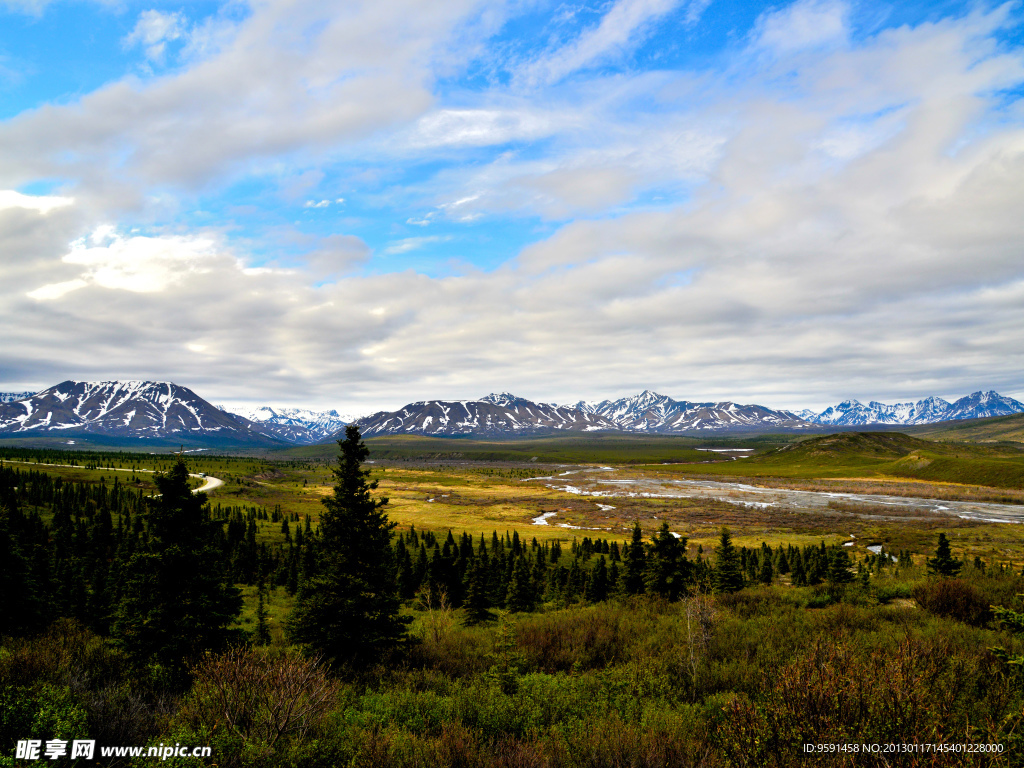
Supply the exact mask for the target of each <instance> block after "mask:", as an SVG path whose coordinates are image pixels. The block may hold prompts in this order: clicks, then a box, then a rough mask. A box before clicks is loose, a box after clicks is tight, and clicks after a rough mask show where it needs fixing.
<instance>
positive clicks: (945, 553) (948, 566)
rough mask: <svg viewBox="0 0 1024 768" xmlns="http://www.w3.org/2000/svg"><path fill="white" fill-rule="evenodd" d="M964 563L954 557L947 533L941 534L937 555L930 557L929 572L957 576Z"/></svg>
mask: <svg viewBox="0 0 1024 768" xmlns="http://www.w3.org/2000/svg"><path fill="white" fill-rule="evenodd" d="M963 565H964V564H963V563H962V562H961V561H960V560H956V559H955V558H954V557H953V552H952V550H951V549H950V548H949V539H947V538H946V534H944V533H940V534H939V545H938V546H937V547H936V548H935V557H929V558H928V573H937V574H938V575H939V576H956V575H957V574H958V573H960V569H961V568H963Z"/></svg>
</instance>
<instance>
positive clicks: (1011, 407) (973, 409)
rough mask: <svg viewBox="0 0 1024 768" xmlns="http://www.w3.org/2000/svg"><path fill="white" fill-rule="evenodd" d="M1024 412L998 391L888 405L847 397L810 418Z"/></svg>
mask: <svg viewBox="0 0 1024 768" xmlns="http://www.w3.org/2000/svg"><path fill="white" fill-rule="evenodd" d="M1014 413H1024V403H1020V402H1018V401H1016V400H1014V399H1012V398H1009V397H1003V396H1002V395H1000V394H998V393H997V392H991V391H990V392H975V393H974V394H971V395H967V396H966V397H961V398H960V399H959V400H957V401H956V402H955V403H950V402H948V401H946V400H943V399H942V398H941V397H928V398H925V399H924V400H918V401H917V402H916V403H896V404H895V405H886V404H884V403H879V402H875V401H872V402H870V403H868V404H867V405H864V404H863V403H860V402H858V401H857V400H844V401H843V402H841V403H839V405H836V406H832V407H831V408H826V409H825V410H824V411H822V412H821V413H820V414H818V415H817V416H813V417H810V418H809V419H808V421H813V422H814V423H815V424H827V425H830V426H862V425H867V424H935V423H936V422H940V421H959V420H962V419H984V418H988V417H990V416H1009V415H1011V414H1014Z"/></svg>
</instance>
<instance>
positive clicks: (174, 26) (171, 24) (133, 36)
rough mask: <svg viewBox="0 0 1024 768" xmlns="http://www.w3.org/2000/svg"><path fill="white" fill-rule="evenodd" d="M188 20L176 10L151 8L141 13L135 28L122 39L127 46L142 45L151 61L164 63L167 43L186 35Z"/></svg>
mask: <svg viewBox="0 0 1024 768" xmlns="http://www.w3.org/2000/svg"><path fill="white" fill-rule="evenodd" d="M186 32H187V22H186V19H185V16H184V15H183V14H182V13H180V12H178V11H175V12H173V13H162V12H161V11H156V10H149V11H143V12H142V13H140V14H139V19H138V21H137V22H136V23H135V28H134V29H133V30H132V31H131V32H130V33H128V35H126V36H125V38H124V40H123V41H122V43H123V45H124V46H125V48H134V47H135V46H141V47H142V48H143V49H144V50H145V52H146V58H148V59H149V60H150V61H153V62H157V63H163V60H164V56H165V53H166V50H167V43H169V42H172V41H174V40H178V39H180V38H182V37H183V36H185V34H186Z"/></svg>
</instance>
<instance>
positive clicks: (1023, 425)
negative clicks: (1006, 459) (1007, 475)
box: [913, 413, 1024, 443]
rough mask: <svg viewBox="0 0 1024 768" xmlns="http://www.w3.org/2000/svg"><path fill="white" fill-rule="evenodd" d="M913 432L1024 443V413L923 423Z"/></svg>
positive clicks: (939, 437)
mask: <svg viewBox="0 0 1024 768" xmlns="http://www.w3.org/2000/svg"><path fill="white" fill-rule="evenodd" d="M913 433H914V434H917V435H921V436H923V437H928V438H930V439H932V440H967V441H970V442H977V443H992V442H1003V441H1005V442H1015V443H1024V413H1015V414H1014V415H1012V416H995V417H993V418H991V419H966V420H964V421H946V422H942V423H940V424H927V425H921V426H920V427H916V428H914V429H913Z"/></svg>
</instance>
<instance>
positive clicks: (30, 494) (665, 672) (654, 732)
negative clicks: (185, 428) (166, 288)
mask: <svg viewBox="0 0 1024 768" xmlns="http://www.w3.org/2000/svg"><path fill="white" fill-rule="evenodd" d="M357 442H358V441H357ZM356 453H358V452H356ZM362 458H365V455H364V454H359V456H358V457H357V458H356V460H354V461H352V462H350V466H347V468H346V465H345V463H344V460H343V462H342V464H341V465H340V467H339V472H338V476H339V485H342V484H343V483H344V477H342V476H343V475H345V472H346V471H347V470H351V471H350V472H349V474H348V475H347V476H348V477H349V479H350V480H351V481H352V485H353V493H354V494H355V495H356V496H360V498H361V499H362V501H361V502H360V503H361V504H362V506H361V507H360V506H359V505H355V506H353V505H352V504H350V502H351V501H352V499H353V493H347V492H339V491H338V490H336V492H335V495H334V496H332V497H329V501H328V503H327V505H326V507H325V509H327V512H326V513H325V515H326V520H327V526H328V528H330V530H328V531H324V530H323V524H324V523H323V520H324V518H322V519H321V526H319V528H320V530H318V526H314V525H312V524H311V520H310V519H309V518H305V519H296V515H295V513H294V512H291V511H289V510H287V509H278V508H274V509H272V510H266V509H262V508H239V507H218V506H216V505H215V506H214V507H212V508H211V507H210V506H208V505H207V506H205V507H204V506H202V504H201V503H200V504H199V505H198V506H192V505H190V499H189V498H188V497H185V496H182V495H179V497H177V501H175V499H174V498H171V496H172V493H171V492H172V491H174V490H175V489H174V488H166V487H165V482H169V481H164V480H162V481H161V482H160V484H159V485H160V488H161V489H163V490H164V491H165V492H166V496H167V498H164V496H161V497H159V498H156V499H149V498H148V494H145V493H143V494H140V493H139V492H138V491H137V490H130V491H129V490H127V489H122V488H121V487H120V486H118V487H117V488H116V489H114V488H111V487H109V486H107V487H105V489H104V488H100V487H97V485H96V484H77V483H62V484H59V486H60V487H59V492H58V490H57V486H58V484H57V483H55V482H54V481H53V480H52V478H51V479H44V477H48V476H44V475H41V474H40V473H36V474H35V475H33V474H32V472H36V470H25V469H12V468H10V467H6V466H3V467H0V579H2V583H0V587H2V589H0V595H2V596H3V599H4V601H5V602H4V605H3V610H2V611H0V617H3V618H2V620H3V621H4V622H5V623H4V625H3V627H2V629H0V633H2V634H3V635H4V639H3V643H2V646H0V765H5V764H9V765H14V764H16V763H15V761H14V759H13V758H12V757H11V755H12V753H13V746H14V744H15V742H16V741H17V740H18V739H24V738H35V739H48V738H67V739H73V738H90V739H96V740H97V741H98V742H99V743H100V744H108V745H130V744H138V745H143V744H157V743H161V742H162V743H181V744H189V745H210V746H211V747H212V748H213V755H214V759H213V761H212V762H214V763H216V764H217V765H221V766H264V765H282V766H292V767H293V768H302V767H307V766H308V767H309V768H314V767H317V766H332V768H333V766H339V765H340V766H374V767H376V766H381V765H388V766H399V767H400V768H401V767H404V766H409V767H411V766H442V767H444V766H452V767H454V766H480V767H481V768H484V767H485V766H486V767H488V768H490V767H491V766H495V767H497V766H503V767H505V768H513V767H516V768H519V767H523V766H545V767H546V768H556V767H557V768H561V767H562V766H566V767H569V766H572V767H573V768H583V767H587V768H590V767H593V768H598V767H601V768H605V767H608V768H612V767H618V766H623V767H625V766H630V767H634V766H635V767H639V766H690V765H693V766H709V767H710V766H731V765H750V766H762V765H777V766H790V765H798V764H800V765H802V764H804V763H805V762H806V761H807V758H806V756H805V755H804V753H803V752H802V746H803V744H805V743H808V742H857V743H871V742H874V743H889V742H897V743H903V742H919V743H924V742H928V743H951V742H968V743H1000V744H1002V745H1003V746H1004V751H1003V752H1002V753H999V754H983V755H971V756H969V757H963V756H945V757H942V758H941V764H942V765H956V764H971V765H986V764H992V765H1013V764H1017V763H1019V762H1020V758H1019V755H1020V754H1021V752H1020V750H1021V749H1024V744H1022V743H1021V742H1020V739H1021V736H1020V734H1022V733H1024V722H1021V720H1022V717H1024V716H1022V713H1024V678H1022V677H1021V675H1020V671H1019V670H1020V669H1021V667H1022V666H1024V664H1022V662H1021V659H1024V639H1022V637H1021V633H1022V630H1024V619H1022V618H1021V616H1022V615H1024V614H1021V613H1018V612H1017V611H1019V610H1020V608H1021V606H1020V602H1019V598H1018V597H1017V595H1018V594H1020V593H1022V592H1024V578H1022V577H1021V576H1020V575H1019V574H1018V573H1017V568H1019V565H1018V566H1015V567H1009V566H1007V565H1005V564H995V563H985V562H982V561H981V560H980V559H976V560H975V561H974V562H971V561H970V560H969V559H967V558H964V557H963V553H962V552H961V551H959V550H958V551H957V552H954V551H952V547H951V545H950V542H949V541H948V540H946V538H945V536H943V537H942V538H941V539H939V540H938V541H937V542H936V545H935V550H934V551H932V552H928V553H912V552H908V551H900V552H893V553H891V554H890V553H888V552H885V551H884V550H883V551H882V552H880V553H877V554H874V553H872V554H870V555H867V556H855V557H851V556H850V554H849V550H848V549H847V548H846V547H843V546H842V545H834V546H827V545H826V544H825V543H821V544H817V545H808V544H806V543H800V544H787V543H781V544H777V545H776V546H769V545H768V544H762V545H761V546H755V547H749V546H737V545H736V544H735V543H734V542H733V540H732V533H731V532H730V531H727V530H724V529H723V530H722V531H721V533H720V536H719V540H718V545H717V547H715V548H714V551H710V552H706V553H705V552H703V551H702V550H699V549H698V550H695V549H694V547H693V546H689V545H688V542H687V541H686V539H685V538H681V537H676V536H675V535H673V534H672V533H671V532H670V531H669V528H668V526H667V525H662V527H661V529H660V530H658V531H657V532H656V533H655V534H654V535H653V536H650V537H647V538H645V537H644V535H643V532H642V530H641V528H640V526H639V525H637V526H635V527H634V530H633V533H632V536H631V537H630V539H629V540H628V541H617V540H615V538H614V537H612V536H608V537H604V536H599V537H591V536H582V537H578V538H576V539H574V540H573V542H572V543H571V544H568V543H567V544H566V545H565V546H564V547H563V546H562V544H561V543H560V542H559V541H557V540H544V541H538V540H537V539H531V540H529V541H527V540H526V538H525V537H521V536H520V535H519V533H518V532H515V531H513V532H512V533H511V534H509V533H504V534H499V533H498V532H493V533H491V534H490V535H489V536H479V537H477V536H475V535H471V534H469V533H468V532H463V533H461V534H458V535H457V534H455V533H453V532H451V531H447V532H444V531H441V532H437V531H431V530H416V529H415V528H407V529H405V530H402V531H401V532H396V535H394V536H393V537H392V535H391V526H390V523H389V522H388V520H387V517H386V515H383V513H382V508H383V504H382V500H380V499H374V498H371V497H370V496H369V493H370V491H372V490H373V488H372V481H370V480H369V478H368V477H367V476H366V475H365V473H364V472H363V470H361V469H359V467H358V464H359V462H360V461H361V460H362ZM179 474H180V471H179ZM176 482H177V485H176V488H177V492H179V493H184V491H183V487H182V479H181V477H178V478H177V481H176ZM47 483H49V490H47ZM161 499H162V500H161ZM200 502H201V498H200ZM332 505H334V506H333V507H332ZM182 509H188V510H191V512H190V514H191V519H194V521H195V522H196V526H197V527H196V528H195V529H194V530H193V534H194V536H195V539H194V541H196V542H199V544H197V545H196V546H200V545H201V546H202V547H206V549H203V550H202V552H203V553H204V554H203V557H204V563H205V564H206V565H209V566H210V567H209V568H207V572H208V575H209V574H216V573H223V579H220V578H219V577H218V578H217V579H213V582H214V584H215V585H220V586H217V587H216V589H212V591H210V592H209V593H208V594H209V595H212V596H213V597H216V598H218V599H220V600H225V599H230V597H231V595H232V588H231V587H230V584H229V583H234V584H235V585H236V586H237V587H241V588H242V589H244V591H245V593H246V594H247V595H249V596H250V605H249V607H248V609H247V610H248V611H249V619H250V620H251V623H250V624H249V625H248V626H249V627H250V630H251V631H250V632H249V633H248V634H247V635H245V636H242V635H241V634H238V635H236V637H235V638H233V640H232V638H231V637H229V636H228V635H227V634H225V633H224V632H223V630H225V629H226V625H225V623H224V622H223V621H217V622H215V623H214V625H213V626H212V627H211V628H208V629H210V631H209V632H208V633H207V634H205V635H204V634H202V633H200V632H198V631H197V630H196V626H194V625H193V624H194V623H193V624H190V625H189V626H187V627H184V628H183V632H187V633H188V636H189V637H190V638H191V639H192V640H193V641H194V642H193V644H192V645H190V644H188V643H176V642H163V641H162V642H161V644H160V646H159V648H157V649H151V650H150V651H146V650H145V649H141V650H140V648H138V647H137V644H133V643H132V642H125V641H124V639H123V636H121V637H120V638H119V633H124V632H125V631H126V630H125V629H123V627H129V628H130V627H131V626H133V624H132V619H133V618H137V617H138V614H139V613H140V612H141V610H142V607H141V606H140V605H139V600H138V597H137V595H138V593H139V592H140V589H139V587H138V586H137V585H136V586H135V587H132V586H131V585H132V584H134V583H135V582H134V581H133V578H134V579H138V578H139V576H138V574H139V573H141V574H142V576H143V577H145V576H146V574H147V573H148V574H150V575H151V576H152V574H154V573H157V571H155V570H152V569H150V570H149V571H147V570H146V569H145V568H142V567H141V565H139V560H138V558H139V555H140V554H146V555H148V556H150V557H155V558H156V559H160V558H161V552H163V551H164V550H163V549H161V547H164V548H165V549H166V547H167V546H169V542H172V541H177V540H179V539H181V537H182V536H184V535H185V533H187V531H182V530H177V528H178V526H173V527H175V530H173V531H171V530H168V529H167V520H168V519H169V518H167V514H168V512H169V511H172V510H182ZM360 510H361V511H360ZM161 515H163V517H161ZM332 515H333V516H334V517H333V518H332ZM353 515H356V517H353ZM359 515H362V517H360V518H359V519H358V520H357V519H356V518H357V517H358V516H359ZM374 515H378V518H376V519H374V517H373V516H374ZM264 517H266V518H267V519H266V520H264V519H263V518H264ZM360 520H361V521H362V522H360ZM339 521H340V523H339ZM345 521H347V522H345ZM257 522H261V523H267V524H269V525H273V526H274V527H275V529H277V530H278V531H279V535H278V536H277V537H276V539H274V540H269V541H268V540H266V539H264V540H262V541H261V540H260V537H259V536H258V533H259V531H260V529H259V528H258V527H257ZM364 524H366V525H369V528H368V530H369V531H370V533H373V534H374V536H375V537H376V538H374V536H371V537H369V538H367V537H362V538H361V537H358V536H356V535H355V532H354V531H353V530H350V529H354V528H355V527H358V525H364ZM162 525H163V528H161V526H162ZM373 542H376V544H373ZM382 542H383V546H384V548H385V550H381V549H380V545H381V543H382ZM179 546H180V543H179ZM352 546H356V547H359V548H365V549H366V552H359V553H353V552H346V549H345V548H346V547H352ZM374 546H375V547H377V549H376V550H374V551H375V552H376V563H377V565H379V569H378V571H377V572H376V576H375V577H374V578H375V579H376V581H374V583H373V585H372V589H369V588H368V587H366V585H363V584H356V581H357V579H356V576H355V572H352V573H350V572H348V571H345V570H344V567H346V566H345V562H346V558H350V559H352V560H353V562H355V561H357V560H358V557H357V555H360V556H365V555H368V553H369V551H370V549H371V548H372V547H374ZM327 550H329V551H330V552H331V553H333V554H332V557H326V556H325V552H326V551H327ZM957 555H959V556H960V558H961V559H958V557H957ZM133 557H134V558H136V560H135V561H134V562H135V563H136V566H137V567H133V568H132V570H133V572H134V573H135V574H136V575H135V576H129V575H127V574H125V573H124V571H125V569H126V568H129V566H130V564H131V563H132V562H133V560H132V558H133ZM332 558H333V559H332ZM929 566H931V567H930V569H929ZM325 568H341V569H342V570H340V571H338V572H337V573H335V575H334V576H331V577H330V578H327V577H325V576H324V569H325ZM193 570H195V569H194V568H193ZM929 570H930V571H931V572H929ZM161 578H165V577H161ZM332 579H333V580H334V581H338V580H340V581H342V582H344V583H345V584H347V585H349V587H351V590H353V591H356V590H362V589H364V587H366V588H367V590H368V591H370V592H373V593H374V594H378V593H381V597H382V600H381V601H380V602H374V603H373V604H374V605H376V606H377V608H378V609H379V610H380V611H382V612H384V613H386V614H387V616H389V617H391V619H393V620H391V619H388V620H386V621H384V622H383V624H382V625H381V626H385V628H386V629H387V633H386V634H387V635H388V637H387V642H386V643H384V644H383V645H382V648H381V650H382V651H383V650H386V651H387V653H386V654H384V655H380V654H367V653H363V652H362V651H361V650H359V649H357V650H356V651H351V653H350V650H351V649H350V648H349V646H348V645H344V643H343V644H342V645H338V644H337V643H335V644H333V645H332V644H331V643H321V642H320V641H319V639H318V638H317V637H316V636H315V634H316V633H314V635H311V636H307V635H303V636H302V637H296V639H299V640H301V641H302V646H301V647H299V646H292V645H289V640H288V639H287V638H286V636H285V635H284V633H282V632H280V631H270V630H269V629H268V624H267V611H268V606H272V607H273V608H274V610H275V611H277V610H279V609H280V605H281V603H280V600H281V599H282V597H281V596H282V595H284V596H288V595H291V596H292V599H298V600H299V602H300V604H301V600H302V598H301V595H302V594H303V590H304V589H305V590H307V592H306V594H307V595H316V594H317V593H318V590H321V589H323V588H325V587H324V584H328V585H329V584H330V583H331V581H332ZM144 580H145V579H144ZM353 585H354V586H353ZM208 586H209V584H208ZM349 587H346V589H349ZM196 589H199V587H196ZM126 590H130V592H128V593H127V594H126ZM193 591H195V590H193ZM383 593H387V594H383ZM313 602H315V600H313ZM991 606H1005V608H1001V609H996V610H993V609H992V608H991ZM344 607H345V609H346V610H349V608H350V607H351V606H349V605H348V604H347V603H346V604H345V606H344ZM220 610H221V612H224V611H225V610H227V611H228V612H230V610H231V609H230V606H229V607H228V608H223V606H222V608H221V609H220ZM360 610H361V609H360ZM307 613H308V611H307ZM346 617H347V621H348V622H349V623H350V624H351V625H352V626H354V627H359V626H361V622H362V621H363V619H362V618H361V615H360V614H359V611H358V610H354V612H352V613H351V614H346ZM352 626H350V627H347V628H346V630H347V631H349V633H350V634H351V629H352ZM367 626H369V625H367ZM406 629H407V635H406V637H405V640H404V642H401V643H399V642H393V641H396V640H397V639H398V638H397V636H396V634H395V633H396V632H397V633H401V632H402V631H403V630H406ZM164 631H165V633H166V632H170V633H171V634H173V631H172V629H171V628H165V630H164ZM204 631H205V630H204ZM132 636H134V635H132ZM161 637H163V635H161ZM310 637H312V638H313V639H312V640H311V639H310ZM172 639H173V638H172ZM351 639H352V638H351V637H349V636H348V635H345V636H344V637H342V640H343V641H344V642H345V643H347V642H348V641H349V640H351ZM336 640H337V638H335V641H336ZM200 641H201V642H200ZM200 646H202V647H200ZM384 646H387V647H386V648H385V647H384ZM353 647H354V646H353ZM346 649H349V650H346ZM317 651H320V653H317ZM325 652H326V653H328V655H331V654H333V655H334V656H335V657H336V658H329V659H326V660H325V659H324V658H323V656H322V655H321V654H322V653H325ZM168 654H170V656H174V657H175V658H170V656H168ZM176 662H180V664H181V668H183V669H184V670H185V673H184V675H183V676H182V675H177V674H175V673H174V667H175V663H176ZM122 762H123V763H124V764H128V763H130V761H129V760H127V759H124V760H122ZM151 762H152V761H151V760H148V761H147V760H145V759H141V760H137V761H136V763H137V764H138V765H143V764H151ZM165 762H166V763H167V764H168V765H195V764H196V762H197V761H196V760H195V759H192V758H189V759H185V758H172V759H169V760H166V761H165ZM897 763H898V764H901V765H903V764H905V765H925V764H928V765H931V764H938V763H937V762H936V758H935V756H934V755H916V756H909V757H908V756H903V757H901V758H900V759H899V760H898V761H897V760H893V759H891V756H890V758H889V759H886V758H885V756H884V755H881V756H871V755H867V756H865V755H863V754H858V755H856V756H853V755H849V754H847V755H838V756H835V757H833V758H832V759H831V761H830V763H829V764H847V765H891V764H897Z"/></svg>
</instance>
